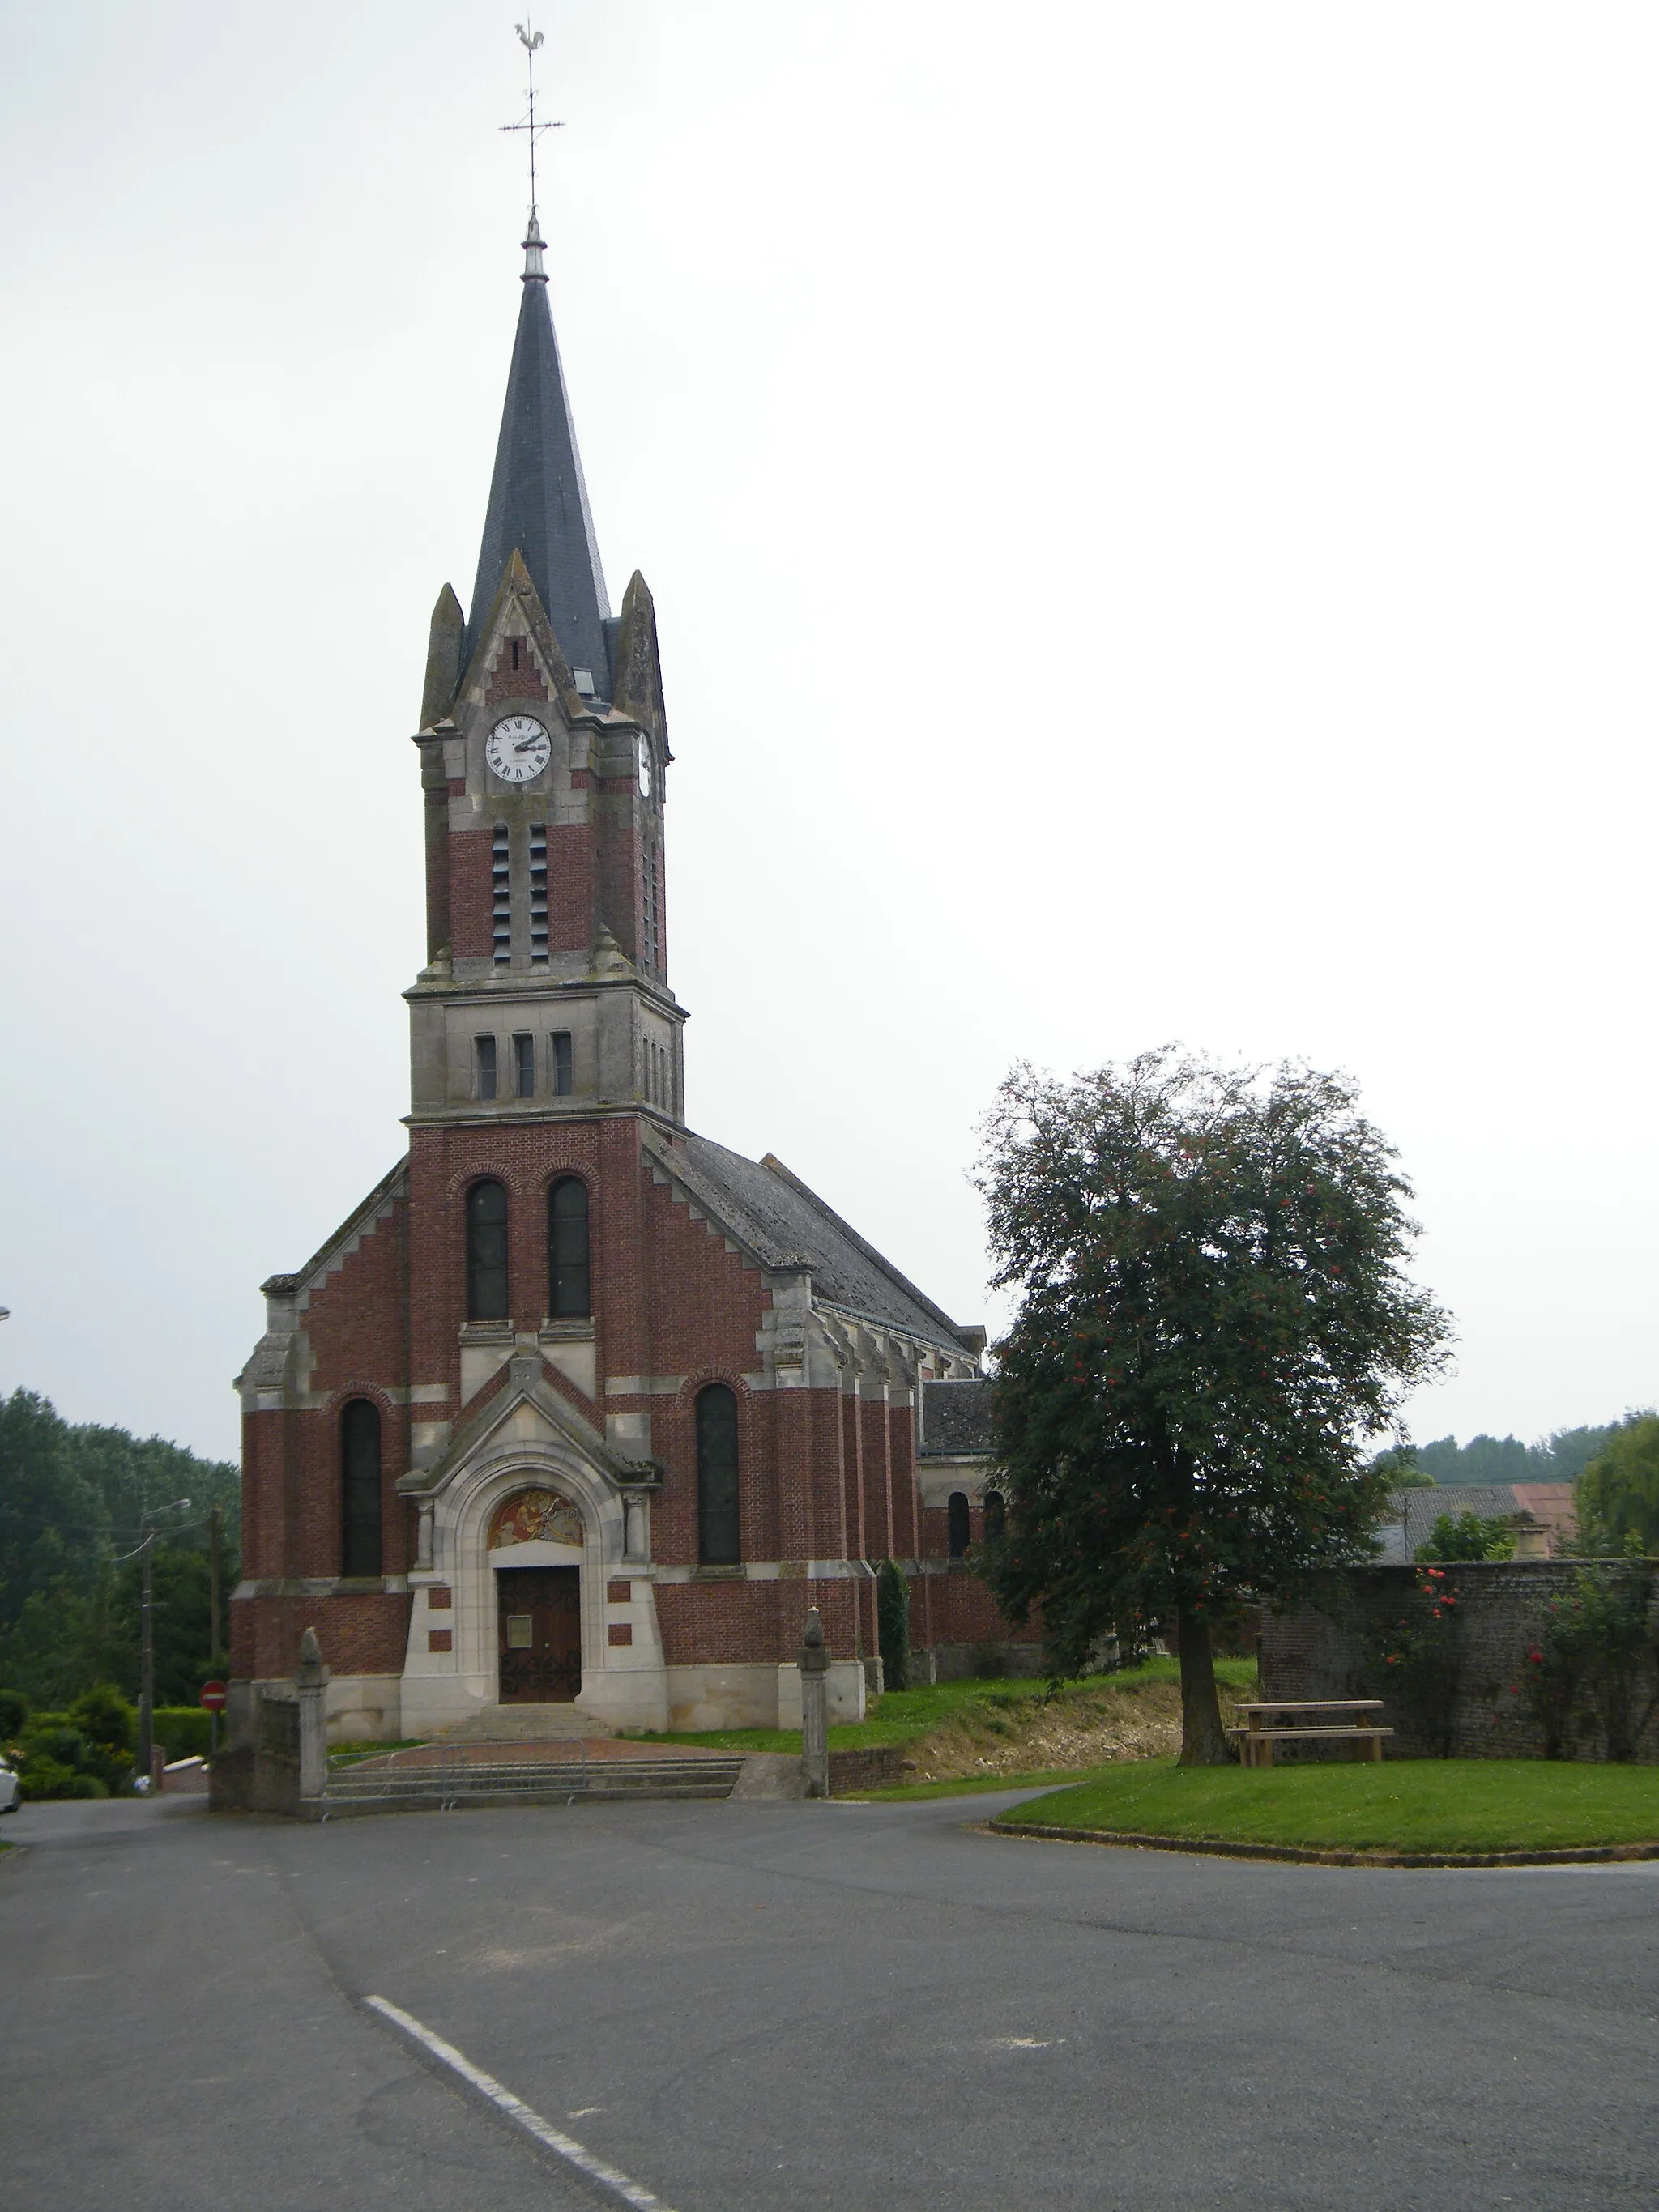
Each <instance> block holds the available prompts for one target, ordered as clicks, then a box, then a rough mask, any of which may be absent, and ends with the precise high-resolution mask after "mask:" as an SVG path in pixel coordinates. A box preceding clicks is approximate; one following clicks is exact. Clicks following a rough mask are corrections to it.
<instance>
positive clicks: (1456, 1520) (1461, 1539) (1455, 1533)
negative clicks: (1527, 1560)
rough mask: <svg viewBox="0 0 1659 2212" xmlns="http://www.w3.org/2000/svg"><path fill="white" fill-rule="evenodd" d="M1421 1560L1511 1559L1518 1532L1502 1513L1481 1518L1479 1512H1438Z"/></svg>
mask: <svg viewBox="0 0 1659 2212" xmlns="http://www.w3.org/2000/svg"><path fill="white" fill-rule="evenodd" d="M1417 1556H1418V1558H1419V1559H1513V1558H1514V1557H1515V1531H1514V1529H1513V1528H1511V1527H1510V1524H1509V1522H1507V1521H1506V1520H1504V1518H1502V1516H1497V1517H1489V1518H1487V1519H1486V1520H1482V1518H1481V1516H1480V1514H1478V1513H1457V1514H1451V1513H1437V1515H1436V1516H1435V1517H1434V1521H1433V1522H1432V1524H1431V1527H1430V1529H1429V1538H1428V1541H1427V1543H1425V1544H1419V1546H1418V1547H1417Z"/></svg>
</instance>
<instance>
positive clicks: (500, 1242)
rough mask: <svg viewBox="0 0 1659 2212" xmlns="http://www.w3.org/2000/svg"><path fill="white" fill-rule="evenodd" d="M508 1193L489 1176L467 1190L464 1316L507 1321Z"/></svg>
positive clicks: (472, 1319)
mask: <svg viewBox="0 0 1659 2212" xmlns="http://www.w3.org/2000/svg"><path fill="white" fill-rule="evenodd" d="M508 1313H509V1307H508V1304H507V1193H506V1191H505V1189H503V1188H502V1187H501V1184H500V1183H498V1182H495V1179H494V1177H493V1176H492V1177H490V1178H489V1179H487V1180H486V1181H484V1182H475V1183H474V1184H473V1186H472V1188H471V1190H470V1191H468V1193H467V1194H466V1317H467V1319H468V1320H469V1321H506V1320H507V1317H508Z"/></svg>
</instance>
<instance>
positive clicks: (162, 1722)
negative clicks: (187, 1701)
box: [152, 1705, 213, 1759]
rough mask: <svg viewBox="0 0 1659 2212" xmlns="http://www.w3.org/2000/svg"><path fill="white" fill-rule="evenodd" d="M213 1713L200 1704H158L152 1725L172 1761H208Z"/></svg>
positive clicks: (157, 1740)
mask: <svg viewBox="0 0 1659 2212" xmlns="http://www.w3.org/2000/svg"><path fill="white" fill-rule="evenodd" d="M212 1721H213V1716H212V1714H211V1713H207V1712H204V1711H203V1710H202V1708H201V1706H200V1705H158V1706H157V1707H156V1709H155V1719H154V1721H153V1723H152V1726H153V1729H154V1731H155V1741H156V1742H157V1743H159V1744H160V1745H161V1746H162V1747H163V1748H164V1750H165V1751H166V1753H167V1757H168V1758H169V1759H205V1758H206V1757H207V1755H208V1746H209V1744H210V1741H212V1733H213V1731H212Z"/></svg>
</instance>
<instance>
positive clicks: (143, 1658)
mask: <svg viewBox="0 0 1659 2212" xmlns="http://www.w3.org/2000/svg"><path fill="white" fill-rule="evenodd" d="M154 1545H155V1530H154V1529H153V1528H149V1529H146V1530H145V1532H144V1541H143V1543H142V1544H140V1546H139V1547H138V1577H139V1589H140V1590H141V1591H142V1593H143V1595H141V1597H140V1598H139V1601H138V1771H139V1773H140V1774H141V1775H142V1776H143V1781H144V1788H145V1789H146V1790H148V1789H149V1781H150V1771H151V1769H152V1767H153V1766H154V1765H155V1631H154V1626H153V1624H152V1622H151V1619H150V1588H149V1555H150V1552H151V1549H152V1547H154Z"/></svg>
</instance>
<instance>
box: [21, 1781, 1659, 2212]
mask: <svg viewBox="0 0 1659 2212" xmlns="http://www.w3.org/2000/svg"><path fill="white" fill-rule="evenodd" d="M1008 1802H1011V1800H1010V1799H1009V1798H1008V1797H1007V1796H999V1797H995V1798H984V1799H980V1800H975V1801H972V1802H969V1801H966V1800H963V1799H957V1800H953V1801H945V1802H935V1803H932V1804H925V1805H909V1806H873V1805H872V1806H859V1805H828V1806H814V1805H800V1804H779V1805H765V1804H757V1805H684V1806H678V1805H661V1806H643V1805H626V1806H605V1807H586V1808H572V1809H568V1810H566V1809H558V1810H538V1811H507V1810H495V1811H483V1812H476V1813H453V1814H404V1815H401V1816H400V1815H391V1816H384V1817H380V1818H376V1819H368V1820H353V1821H344V1822H338V1823H331V1824H330V1825H329V1826H325V1827H323V1828H320V1829H319V1828H301V1827H297V1826H287V1825H285V1824H282V1823H278V1822H274V1821H264V1820H252V1819H234V1818H222V1819H215V1818H213V1817H212V1816H211V1815H210V1814H207V1813H205V1812H204V1811H203V1810H201V1809H200V1808H199V1805H198V1804H197V1803H192V1802H184V1801H179V1802H173V1803H171V1804H169V1803H167V1802H162V1803H161V1804H159V1805H140V1804H118V1803H105V1804H91V1805H62V1806H50V1805H42V1806H28V1807H26V1808H24V1809H23V1811H22V1812H21V1814H18V1815H17V1816H16V1817H15V1818H14V1819H9V1820H7V1821H6V1823H5V1826H4V1838H5V1840H8V1841H10V1842H14V1843H16V1844H23V1845H26V1846H27V1849H26V1850H16V1851H11V1852H7V1853H3V1854H0V1986H3V1989H4V1992H5V2014H4V2025H3V2028H0V2205H3V2206H4V2207H6V2208H8V2212H11V2208H16V2212H58V2208H63V2212H70V2208H73V2212H94V2208H100V2207H103V2206H106V2205H109V2206H119V2207H120V2208H121V2212H152V2208H154V2212H226V2208H228V2207H233V2206H234V2207H237V2208H246V2212H324V2208H331V2207H335V2206H342V2207H344V2206H350V2207H353V2208H358V2207H374V2206H377V2205H381V2204H385V2205H388V2206H390V2205H394V2204H395V2205H396V2206H397V2207H398V2212H428V2208H431V2212H440V2208H441V2212H520V2208H532V2207H534V2208H537V2212H559V2209H560V2208H565V2207H570V2208H575V2207H579V2206H581V2207H587V2208H589V2212H591V2208H592V2207H593V2206H594V2205H595V2204H596V2203H601V2202H603V2201H604V2199H603V2197H600V2196H599V2195H596V2194H595V2192H594V2190H593V2188H592V2185H591V2184H589V2183H587V2182H585V2181H583V2180H581V2179H580V2178H578V2177H576V2176H574V2175H573V2174H572V2173H571V2172H570V2171H569V2170H568V2168H567V2167H566V2166H562V2164H561V2163H560V2162H559V2160H557V2158H556V2157H555V2156H554V2155H552V2154H550V2153H549V2152H547V2151H545V2150H543V2149H541V2148H538V2147H537V2146H536V2145H535V2144H534V2143H533V2142H531V2141H530V2140H529V2139H528V2138H527V2137H526V2136H525V2135H524V2134H523V2133H522V2131H520V2130H516V2129H515V2128H514V2127H513V2125H512V2124H510V2123H509V2122H508V2121H507V2120H505V2119H502V2118H500V2117H499V2116H498V2115H497V2114H496V2113H495V2112H493V2111H492V2110H491V2109H490V2108H489V2106H487V2105H486V2104H485V2103H484V2102H483V2100H482V2099H480V2098H479V2097H478V2096H477V2095H476V2094H475V2093H473V2092H472V2091H471V2090H468V2089H465V2088H464V2087H460V2086H459V2085H458V2084H457V2083H456V2082H455V2081H453V2078H452V2077H450V2076H448V2075H446V2074H445V2073H444V2071H443V2069H441V2068H440V2067H437V2066H435V2065H434V2064H433V2063H429V2062H428V2060H427V2059H425V2058H424V2057H422V2055H421V2054H420V2053H419V2052H418V2051H417V2050H416V2048H415V2047H414V2046H413V2045H411V2044H410V2042H409V2041H408V2040H407V2039H405V2038H404V2037H403V2036H401V2035H400V2034H399V2033H398V2031H397V2030H396V2029H395V2028H393V2027H391V2026H389V2025H387V2024H386V2022H385V2021H383V2020H381V2019H380V2017H379V2016H377V2015H375V2014H374V2012H373V2011H372V2010H369V2009H368V2008H366V2007H365V2005H364V2002H363V2000H364V1999H365V1998H366V1997H368V1996H370V1995H379V1996H383V1997H385V1998H387V1999H389V2000H390V2001H391V2002H393V2003H395V2004H396V2005H398V2006H399V2007H401V2008H404V2010H405V2011H406V2012H408V2013H409V2014H410V2015H414V2016H415V2017H416V2019H417V2020H419V2021H422V2022H423V2023H424V2024H425V2025H426V2026H427V2027H428V2028H430V2029H431V2030H433V2031H434V2032H435V2033H436V2034H438V2035H439V2036H441V2037H443V2038H445V2039H447V2041H448V2042H449V2043H451V2044H453V2045H456V2046H457V2047H458V2048H459V2051H461V2052H463V2053H464V2054H465V2057H467V2058H468V2059H470V2060H471V2061H472V2062H473V2063H474V2064H475V2065H477V2067H480V2068H482V2069H486V2070H487V2071H488V2072H489V2073H490V2074H492V2075H495V2076H496V2077H498V2078H499V2080H500V2081H501V2082H503V2083H504V2084H505V2085H506V2086H507V2088H508V2089H510V2090H511V2091H513V2093H515V2094H516V2095H517V2096H518V2097H520V2098H521V2099H523V2100H525V2101H526V2103H527V2104H528V2105H529V2106H532V2107H533V2108H534V2109H535V2111H536V2112H538V2113H539V2114H541V2115H542V2116H543V2117H544V2118H545V2119H546V2120H548V2121H550V2122H551V2123H552V2124H553V2125H554V2126H555V2127H556V2128H559V2129H562V2130H564V2131H565V2132H567V2133H568V2135H569V2136H573V2137H575V2138H577V2139H578V2140H579V2141H580V2142H581V2143H582V2144H584V2145H586V2147H587V2148H588V2149H589V2150H590V2151H591V2152H592V2153H594V2154H597V2155H598V2156H599V2157H600V2158H603V2159H605V2160H609V2161H610V2162H611V2164H612V2165H614V2166H617V2167H618V2168H620V2169H622V2170H623V2172H625V2173H626V2174H627V2175H629V2176H631V2177H632V2178H633V2179H634V2180H635V2182H637V2183H638V2184H640V2185H642V2186H643V2187H644V2188H646V2189H647V2190H649V2191H653V2192H655V2193H656V2195H657V2196H659V2197H660V2198H661V2199H662V2200H663V2201H664V2202H665V2203H666V2204H667V2205H669V2206H671V2207H672V2208H674V2212H751V2208H752V2209H753V2212H759V2208H766V2212H775V2208H778V2207H781V2206H785V2205H789V2206H794V2205H798V2204H800V2203H804V2202H810V2203H813V2204H815V2205H822V2206H824V2207H827V2208H829V2212H866V2208H867V2212H908V2208H913V2207H914V2208H921V2207H927V2208H933V2207H939V2208H942V2209H943V2208H948V2212H1073V2208H1078V2212H1082V2208H1085V2207H1086V2208H1088V2212H1185V2208H1188V2207H1192V2208H1200V2207H1202V2208H1206V2212H1207V2209H1208V2208H1211V2207H1223V2206H1225V2207H1229V2208H1232V2207H1237V2208H1249V2212H1255V2208H1261V2212H1293V2208H1302V2207H1317V2208H1321V2212H1324V2208H1343V2212H1347V2208H1355V2212H1414V2208H1418V2207H1422V2208H1435V2212H1441V2209H1442V2208H1444V2212H1484V2208H1486V2207H1493V2208H1496V2207H1499V2206H1515V2207H1521V2208H1536V2212H1572V2208H1577V2207H1586V2208H1589V2207H1595V2208H1597V2212H1601V2209H1602V2208H1607V2212H1611V2208H1614V2207H1618V2208H1626V2207H1630V2208H1636V2207H1641V2208H1644V2212H1651V2208H1652V2207H1653V2205H1654V2204H1655V2203H1656V2201H1659V2065H1656V2062H1659V1864H1650V1865H1638V1866H1613V1867H1600V1868H1585V1869H1516V1870H1501V1871H1500V1870H1492V1871H1482V1872H1458V1873H1453V1872H1415V1873H1405V1872H1401V1873H1382V1872H1372V1871H1356V1870H1351V1869H1333V1868H1323V1867H1285V1866H1273V1865H1250V1864H1247V1863H1238V1862H1232V1861H1225V1860H1216V1859H1201V1858H1183V1857H1178V1856H1176V1855H1173V1854H1165V1853H1160V1852H1142V1851H1116V1850H1100V1849H1097V1848H1094V1847H1091V1846H1089V1845H1079V1844H1037V1843H1015V1842H1010V1841H1006V1840H1001V1839H996V1838H987V1837H983V1836H979V1835H975V1834H972V1833H970V1832H967V1831H966V1829H965V1827H964V1823H965V1822H967V1821H968V1820H970V1819H973V1818H975V1817H982V1816H983V1814H984V1813H985V1812H986V1811H987V1809H989V1808H993V1807H1000V1806H1001V1805H1004V1804H1006V1803H1008ZM612 2201H613V2202H614V2201H615V2200H614V2199H613V2200H612Z"/></svg>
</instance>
